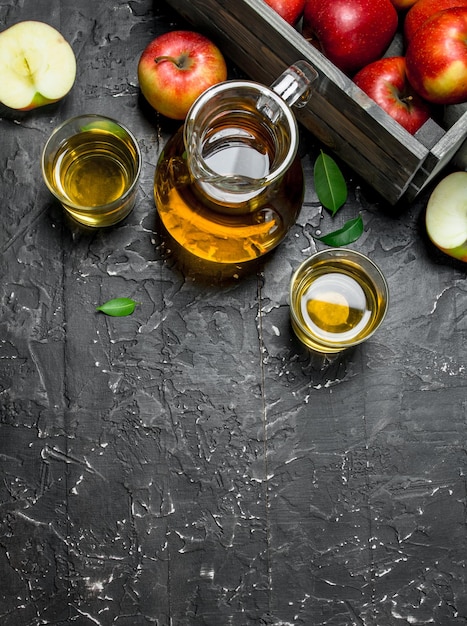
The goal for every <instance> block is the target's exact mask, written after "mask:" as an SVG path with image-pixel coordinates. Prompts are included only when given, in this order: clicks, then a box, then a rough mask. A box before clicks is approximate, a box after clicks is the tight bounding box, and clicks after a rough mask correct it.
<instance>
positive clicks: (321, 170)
mask: <svg viewBox="0 0 467 626" xmlns="http://www.w3.org/2000/svg"><path fill="white" fill-rule="evenodd" d="M314 180H315V190H316V194H317V196H318V199H319V201H320V202H321V204H322V205H323V206H324V208H325V209H327V210H328V211H330V212H331V214H332V215H333V216H334V215H335V214H336V212H337V211H338V210H339V209H340V208H341V206H342V205H343V204H344V202H345V201H346V200H347V184H346V182H345V179H344V176H343V174H342V172H341V170H340V169H339V166H338V165H337V163H336V162H335V161H334V159H333V158H332V157H330V156H328V155H327V154H325V153H324V152H323V151H322V150H321V154H320V155H319V156H318V158H317V159H316V161H315V166H314Z"/></svg>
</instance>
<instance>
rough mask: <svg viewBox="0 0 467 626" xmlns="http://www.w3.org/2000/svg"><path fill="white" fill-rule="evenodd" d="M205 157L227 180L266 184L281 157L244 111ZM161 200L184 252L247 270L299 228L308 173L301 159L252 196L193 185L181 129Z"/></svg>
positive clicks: (226, 124)
mask: <svg viewBox="0 0 467 626" xmlns="http://www.w3.org/2000/svg"><path fill="white" fill-rule="evenodd" d="M226 137H228V139H226ZM203 151H204V152H203V159H204V162H205V163H206V164H207V165H208V167H209V168H210V169H211V170H213V171H215V172H216V173H218V174H219V176H220V177H222V176H226V175H227V176H229V175H232V174H235V175H238V176H240V177H241V176H248V177H249V178H253V179H257V180H260V179H261V178H263V177H264V176H266V175H267V174H268V173H269V171H270V168H271V167H272V164H273V162H274V158H275V154H274V141H273V139H272V137H269V136H268V134H267V132H265V131H264V129H262V128H261V126H260V124H257V125H255V124H254V121H252V120H251V119H249V116H248V115H247V114H245V115H243V114H242V113H241V112H236V113H231V114H229V115H228V116H225V117H224V118H222V120H221V122H220V123H219V124H217V125H214V128H213V129H212V131H211V132H210V134H209V136H208V137H207V139H206V142H205V144H204V145H203ZM154 198H155V202H156V207H157V210H158V212H159V215H160V218H161V221H162V223H163V225H164V227H165V228H166V229H167V231H168V233H169V235H170V236H171V237H173V239H175V241H176V242H177V243H178V244H179V245H180V246H182V248H184V249H185V250H188V251H189V252H191V253H192V254H194V255H195V256H196V257H198V258H201V259H204V260H207V261H210V262H215V263H223V264H235V263H243V262H248V261H252V260H254V259H257V258H258V257H260V256H262V255H263V254H265V253H266V252H268V251H269V250H272V249H273V248H274V247H276V246H277V245H278V244H279V243H280V241H282V239H283V238H284V236H285V234H286V233H287V231H288V230H289V228H290V227H291V226H292V224H294V223H295V220H296V218H297V216H298V213H299V211H300V208H301V204H302V201H303V171H302V167H301V163H300V160H299V159H298V157H296V158H295V161H294V162H293V163H292V165H291V166H290V168H289V169H288V170H287V171H286V173H285V174H284V176H283V177H282V178H281V179H280V180H279V181H277V182H276V183H275V184H274V185H272V186H269V187H265V188H263V189H261V188H260V189H259V190H258V191H253V192H252V191H251V190H250V191H245V192H239V191H236V192H232V191H229V190H228V189H223V188H222V186H216V185H212V184H210V183H205V182H203V181H200V180H196V179H195V180H194V179H193V177H192V176H191V174H190V171H189V168H188V163H187V158H186V152H185V147H184V143H183V129H180V130H179V131H178V132H177V133H176V134H175V135H174V136H173V137H172V138H171V139H170V140H169V142H168V143H167V145H166V146H165V148H164V151H163V153H162V154H161V157H160V159H159V162H158V164H157V168H156V174H155V178H154Z"/></svg>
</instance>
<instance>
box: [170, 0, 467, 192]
mask: <svg viewBox="0 0 467 626" xmlns="http://www.w3.org/2000/svg"><path fill="white" fill-rule="evenodd" d="M167 2H168V4H169V5H170V6H172V7H173V8H174V9H175V10H176V11H177V12H179V13H180V15H182V16H183V17H184V18H185V19H186V20H187V21H188V22H190V23H191V24H192V25H193V26H194V27H196V28H197V29H200V30H202V31H203V32H205V33H206V34H208V35H210V36H211V37H212V38H213V40H215V41H216V42H217V43H218V44H219V46H220V47H221V49H222V51H223V52H224V53H225V54H226V56H228V57H229V58H230V59H231V60H232V61H233V62H234V63H235V64H236V65H237V66H238V67H239V68H240V69H241V70H242V71H243V72H245V74H246V75H247V76H248V77H250V78H251V79H252V80H256V81H258V82H261V83H263V84H270V83H272V82H273V80H274V79H275V78H277V76H279V74H281V72H283V71H284V69H286V67H288V66H289V65H291V64H292V63H294V62H295V61H297V60H298V59H305V60H307V61H309V62H310V63H311V64H312V65H313V67H314V68H315V69H316V71H317V72H318V75H319V78H318V81H317V83H316V84H315V89H314V92H313V96H312V97H311V99H310V101H309V102H308V104H307V105H306V106H305V107H303V108H294V110H295V113H296V116H297V119H298V120H299V121H300V122H301V123H302V124H303V126H304V127H305V128H307V129H308V130H309V131H310V132H311V133H313V135H315V136H316V137H317V138H318V139H319V140H320V141H321V142H322V143H323V144H325V145H326V146H328V147H329V148H331V149H332V150H333V151H334V153H335V154H336V155H338V156H339V158H341V159H342V160H343V161H344V162H345V163H347V164H348V165H349V166H350V167H352V169H353V170H354V171H355V172H357V173H358V174H359V175H360V176H361V177H362V178H363V179H364V180H366V181H367V182H368V183H369V184H370V185H371V186H372V187H373V188H374V189H375V190H376V191H377V192H379V193H380V194H381V195H382V196H383V197H384V198H385V199H386V200H387V201H388V202H389V203H390V204H396V203H397V202H399V201H400V200H401V199H404V200H405V201H412V200H413V199H414V198H415V197H416V195H417V194H418V193H419V192H420V190H421V189H422V188H423V187H424V186H425V185H426V184H427V182H428V181H430V180H431V179H432V177H433V176H435V175H436V174H437V173H438V172H439V171H440V170H441V169H442V168H443V167H444V166H445V165H446V164H447V163H448V162H449V160H450V159H451V158H452V156H453V155H454V154H455V152H456V151H457V150H458V149H459V147H460V146H461V145H462V143H463V141H464V139H465V137H466V136H467V114H464V115H463V116H462V117H461V118H460V119H459V120H458V121H457V122H456V123H455V124H454V126H453V127H452V128H450V129H449V130H448V131H447V132H446V131H444V130H443V129H442V128H440V127H439V126H438V125H437V124H436V123H434V122H433V121H432V120H430V123H429V124H428V125H427V126H426V128H425V127H424V128H423V129H421V131H419V133H417V135H415V136H412V135H410V134H409V133H408V132H407V131H405V129H403V128H402V127H401V126H400V125H399V124H398V123H397V122H395V121H394V120H393V119H392V118H391V117H390V116H389V115H387V114H386V113H385V112H384V111H383V110H382V109H381V108H380V107H379V106H378V105H376V104H375V103H374V102H373V101H372V100H371V99H370V98H368V97H367V96H366V95H365V94H364V93H363V92H362V91H361V90H360V89H358V87H357V86H356V85H355V84H354V83H353V82H352V81H351V80H350V79H349V78H348V77H347V76H345V75H344V74H343V73H342V72H341V71H340V70H338V69H337V68H336V67H335V66H334V65H333V64H332V63H331V62H330V61H329V60H328V59H326V58H325V57H324V56H323V55H322V54H321V53H320V52H319V51H318V50H316V49H315V48H314V47H313V46H311V45H310V44H309V43H308V42H307V41H306V40H305V39H304V38H303V37H302V36H301V35H300V34H299V33H298V32H297V31H296V30H295V29H294V28H292V27H291V26H289V25H288V24H287V23H286V22H284V20H282V19H281V18H280V17H279V16H278V15H277V14H276V13H275V12H274V11H273V10H272V9H271V8H270V7H269V6H268V5H266V4H265V3H264V2H262V0H167Z"/></svg>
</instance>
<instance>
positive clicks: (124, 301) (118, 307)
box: [96, 298, 138, 317]
mask: <svg viewBox="0 0 467 626" xmlns="http://www.w3.org/2000/svg"><path fill="white" fill-rule="evenodd" d="M137 304H138V303H137V302H135V301H134V300H132V299H131V298H113V299H112V300H107V302H104V304H101V305H100V306H98V307H97V308H96V311H100V312H101V313H105V314H106V315H111V316H112V317H125V316H126V315H131V314H132V313H133V311H134V310H135V307H136V305H137Z"/></svg>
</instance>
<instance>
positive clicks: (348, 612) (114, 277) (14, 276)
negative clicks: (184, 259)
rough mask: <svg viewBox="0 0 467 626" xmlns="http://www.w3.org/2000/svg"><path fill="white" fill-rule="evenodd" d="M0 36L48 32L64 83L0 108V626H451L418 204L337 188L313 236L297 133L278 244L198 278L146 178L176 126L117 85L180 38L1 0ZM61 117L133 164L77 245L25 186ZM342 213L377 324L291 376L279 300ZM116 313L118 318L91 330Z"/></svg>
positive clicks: (167, 20) (56, 5) (462, 527)
mask: <svg viewBox="0 0 467 626" xmlns="http://www.w3.org/2000/svg"><path fill="white" fill-rule="evenodd" d="M0 18H1V23H2V25H4V26H8V25H10V24H13V23H14V22H16V21H19V20H20V19H42V20H44V21H47V22H48V23H50V24H52V25H54V26H55V27H57V28H58V29H59V30H61V32H62V33H63V34H64V35H65V36H66V38H67V39H68V40H69V41H70V43H71V44H72V46H73V48H74V50H75V53H76V55H77V59H78V66H79V68H80V69H79V73H78V78H77V81H76V84H75V86H74V88H73V90H72V92H71V93H70V94H69V95H68V96H67V97H66V98H65V99H64V100H63V101H61V102H60V103H58V104H55V105H51V106H49V107H45V108H42V109H38V110H36V111H32V112H29V113H19V112H18V113H14V112H11V111H4V110H2V111H1V112H0V113H1V116H0V125H1V145H0V157H1V168H0V189H1V197H2V225H1V229H0V250H1V252H2V266H1V271H2V281H1V287H0V291H1V297H0V307H1V316H0V419H1V422H0V467H1V476H2V480H1V481H0V510H1V516H0V580H1V581H2V584H1V591H0V623H1V624H2V626H18V625H19V624H23V625H31V626H32V625H34V626H39V625H44V624H54V625H58V624H60V625H63V624H78V625H79V626H87V625H90V626H91V625H97V624H98V625H103V626H105V625H108V624H116V625H118V626H143V625H149V624H157V625H159V626H169V625H173V626H188V625H190V626H191V625H193V626H194V625H198V624H200V625H201V624H203V625H209V626H228V625H232V626H243V625H248V624H272V625H276V626H279V625H281V626H289V625H294V626H299V625H305V626H321V625H322V626H324V625H326V626H348V625H349V624H355V625H358V626H393V625H394V626H398V625H403V624H436V625H439V626H450V625H451V624H452V625H454V624H456V625H457V624H459V625H460V624H467V585H466V578H467V577H466V558H467V515H466V478H465V476H466V473H467V448H466V441H467V437H466V434H467V412H466V406H467V402H466V392H465V389H466V384H465V378H466V366H467V356H466V333H467V316H466V309H467V286H466V279H465V267H466V266H465V265H461V264H458V263H456V262H454V261H451V260H449V258H448V257H445V256H442V255H441V254H440V253H438V252H436V251H434V250H433V249H432V247H431V246H430V245H429V243H428V242H427V241H426V237H425V235H424V230H423V219H422V218H423V209H424V206H425V204H426V199H427V194H428V191H427V192H425V193H424V194H422V196H421V197H420V198H419V200H417V201H416V202H415V203H414V204H413V205H411V206H409V207H406V209H405V210H404V211H403V212H402V213H400V214H398V215H396V214H394V213H392V212H391V211H390V210H389V209H388V207H385V206H384V204H383V203H382V201H381V199H378V198H375V196H374V194H373V193H372V192H371V190H369V189H368V188H367V187H366V186H364V185H361V184H360V182H359V181H358V180H356V179H355V177H353V176H352V174H351V172H348V171H347V172H346V176H347V178H348V180H349V189H350V194H349V200H348V203H347V204H346V206H345V208H344V209H342V212H341V213H340V214H338V216H336V218H334V223H331V221H330V218H329V216H323V214H322V211H321V209H320V205H319V202H318V201H317V198H316V195H315V193H314V190H313V185H312V165H313V160H314V158H316V155H317V154H318V147H317V146H316V145H314V144H313V141H312V140H310V138H305V139H304V147H303V149H302V151H303V166H304V169H305V173H306V180H307V187H306V196H305V204H304V207H303V210H302V212H301V214H300V217H299V219H298V222H297V224H296V225H295V226H294V227H293V228H292V230H291V231H290V232H289V234H288V236H287V238H286V240H285V241H284V242H283V243H282V244H281V246H280V247H279V248H278V250H277V251H276V252H275V253H273V254H271V255H270V256H269V257H267V258H265V259H264V260H263V261H262V262H261V264H260V266H259V267H258V268H255V270H254V271H252V272H249V273H246V274H245V275H244V276H240V277H239V278H236V279H234V280H231V281H225V282H219V281H218V280H217V279H216V278H215V277H207V276H206V278H205V279H204V280H203V279H201V278H200V276H199V273H196V272H193V273H191V272H190V271H189V270H187V269H186V268H182V267H181V266H180V263H179V262H178V261H177V259H176V258H175V257H174V256H173V255H170V254H168V253H167V251H166V250H165V248H164V246H163V245H162V240H161V237H160V235H159V230H158V224H157V220H156V214H155V208H154V203H153V196H152V180H153V175H154V168H155V164H156V161H157V158H158V155H159V153H160V151H161V149H162V147H163V145H164V143H165V141H166V140H167V139H168V138H169V137H170V136H171V134H172V133H173V132H174V131H175V129H176V128H177V124H175V123H173V122H170V121H168V120H166V119H163V118H161V117H160V116H158V115H157V114H155V113H151V112H149V111H148V110H147V107H145V105H144V103H143V102H141V98H140V97H139V89H138V84H137V78H136V65H137V61H138V58H139V55H140V53H141V51H142V49H143V48H144V47H145V45H146V44H147V43H148V42H149V41H150V39H151V38H152V37H154V36H155V35H157V34H159V33H162V32H164V31H165V30H168V29H171V28H174V27H184V26H185V25H184V24H183V23H182V21H181V20H180V19H179V18H178V17H177V16H176V15H175V14H174V13H173V12H172V11H171V10H170V9H169V8H168V7H167V6H166V5H165V4H164V3H163V2H159V1H158V2H151V1H150V0H139V1H136V0H135V1H133V2H122V1H118V0H112V1H107V2H101V3H95V2H90V1H89V0H78V1H75V2H71V0H64V1H62V2H58V1H57V0H53V1H52V2H50V1H46V0H22V2H20V3H17V2H15V1H14V0H3V2H0ZM232 71H234V70H232ZM84 112H95V113H102V114H107V115H111V116H112V117H115V118H117V119H119V120H120V121H122V122H123V123H125V124H126V125H127V126H128V127H129V128H131V130H132V131H133V132H134V133H135V135H136V136H137V137H138V140H139V142H140V145H141V149H142V151H143V158H144V165H143V175H142V179H141V184H140V191H139V197H138V202H137V206H136V208H135V210H134V212H133V213H132V214H131V215H130V216H129V217H128V218H127V220H125V221H124V222H123V223H121V224H120V225H118V226H117V227H115V228H113V229H108V230H105V231H96V232H92V233H89V232H83V231H81V230H79V229H77V228H76V227H74V226H72V225H71V224H69V223H68V222H67V221H66V220H65V218H64V216H63V213H62V211H61V209H60V208H59V207H57V206H56V205H55V204H54V203H53V201H52V199H51V197H50V195H49V194H48V192H47V190H46V188H45V185H44V184H43V182H42V179H41V173H40V152H41V149H42V146H43V144H44V142H45V140H46V139H47V137H48V136H49V134H50V132H51V131H52V129H53V128H54V127H55V126H56V125H57V124H58V123H59V122H61V121H62V120H65V119H67V118H68V117H71V116H72V115H75V114H79V113H84ZM359 211H360V212H361V214H362V216H363V218H364V222H365V233H364V235H363V236H362V238H361V239H359V240H358V241H357V242H355V243H354V244H353V246H352V247H353V248H355V249H357V250H360V251H362V252H364V253H366V254H368V255H369V256H371V257H372V258H373V259H374V260H375V261H376V262H377V263H378V265H379V266H380V267H381V269H382V270H383V272H384V273H385V275H386V278H387V280H388V283H389V287H390V295H391V300H390V308H389V312H388V315H387V317H386V320H385V321H384V323H383V325H382V326H381V328H380V329H379V330H378V332H377V333H376V334H375V335H374V336H373V337H372V338H371V339H370V340H369V341H368V342H367V343H365V344H363V345H361V346H360V347H359V348H357V349H355V350H354V351H352V352H351V353H346V354H343V355H340V356H338V357H335V358H334V359H332V360H325V359H322V358H316V357H312V356H311V355H309V354H308V353H306V351H305V350H304V349H302V348H301V347H300V346H299V344H298V343H297V341H296V339H295V338H294V336H293V334H292V331H291V330H290V327H289V312H288V301H287V300H288V295H287V292H288V284H289V280H290V277H291V274H292V271H293V269H294V268H295V267H296V266H297V265H298V264H299V263H300V262H301V261H302V260H303V259H304V258H305V257H306V256H308V255H309V254H310V253H311V252H313V251H314V250H315V249H316V248H317V244H316V242H315V240H314V239H313V234H314V233H315V231H316V229H317V228H318V227H320V228H323V230H324V229H330V226H331V224H332V227H334V226H335V224H337V223H339V225H340V224H342V223H343V222H344V221H345V220H346V219H349V218H351V217H354V216H355V215H356V214H357V213H358V212H359ZM318 245H319V244H318ZM121 295H125V296H128V297H132V298H134V299H135V300H136V301H138V302H140V303H141V304H140V305H139V306H138V307H137V309H136V310H135V313H134V314H133V315H132V316H131V317H128V318H120V319H112V318H107V317H105V316H103V315H99V314H96V312H95V307H96V306H97V305H98V304H100V303H102V302H103V301H105V300H107V299H109V298H111V297H115V296H121Z"/></svg>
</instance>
